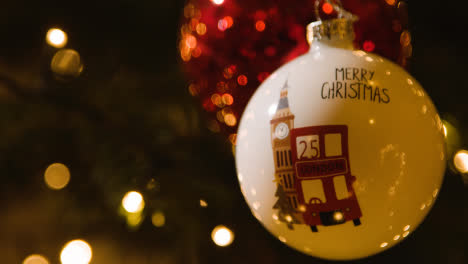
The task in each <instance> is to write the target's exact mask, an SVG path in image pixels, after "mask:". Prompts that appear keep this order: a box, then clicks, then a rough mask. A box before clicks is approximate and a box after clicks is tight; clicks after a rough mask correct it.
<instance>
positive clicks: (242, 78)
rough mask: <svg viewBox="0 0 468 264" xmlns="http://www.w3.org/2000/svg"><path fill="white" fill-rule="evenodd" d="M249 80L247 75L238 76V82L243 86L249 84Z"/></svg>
mask: <svg viewBox="0 0 468 264" xmlns="http://www.w3.org/2000/svg"><path fill="white" fill-rule="evenodd" d="M248 82H249V80H248V79H247V76H245V75H243V74H242V75H239V77H237V83H238V84H239V85H242V86H245V85H247V83H248Z"/></svg>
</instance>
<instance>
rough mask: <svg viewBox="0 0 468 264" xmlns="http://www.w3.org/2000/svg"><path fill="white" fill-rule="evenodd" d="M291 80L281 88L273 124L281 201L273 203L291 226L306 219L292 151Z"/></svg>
mask: <svg viewBox="0 0 468 264" xmlns="http://www.w3.org/2000/svg"><path fill="white" fill-rule="evenodd" d="M288 88H289V85H288V81H287V80H286V82H285V83H284V85H283V87H282V89H281V95H280V99H279V102H278V106H277V108H276V113H275V115H274V116H273V119H272V120H271V121H270V124H271V145H272V147H273V159H274V162H275V182H276V184H277V191H276V194H275V195H276V196H277V197H278V201H277V202H276V204H275V205H274V208H275V209H279V214H278V220H279V221H282V222H285V223H286V224H287V226H288V227H289V228H290V229H292V228H293V224H300V223H302V222H303V218H302V213H301V212H300V211H299V203H298V199H297V192H296V187H295V184H296V183H295V179H296V177H295V169H294V167H293V161H292V153H291V139H290V135H291V134H290V131H291V130H292V129H293V128H294V115H293V114H292V113H291V111H290V109H289V102H288Z"/></svg>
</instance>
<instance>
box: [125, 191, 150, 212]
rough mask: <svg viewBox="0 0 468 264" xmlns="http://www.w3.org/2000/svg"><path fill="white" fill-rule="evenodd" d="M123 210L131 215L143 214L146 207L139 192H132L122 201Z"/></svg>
mask: <svg viewBox="0 0 468 264" xmlns="http://www.w3.org/2000/svg"><path fill="white" fill-rule="evenodd" d="M122 206H123V208H124V209H125V210H126V211H127V212H129V213H137V212H141V211H142V210H143V208H144V207H145V201H144V200H143V196H142V195H141V194H140V193H139V192H135V191H131V192H128V193H127V194H125V196H124V198H123V199H122Z"/></svg>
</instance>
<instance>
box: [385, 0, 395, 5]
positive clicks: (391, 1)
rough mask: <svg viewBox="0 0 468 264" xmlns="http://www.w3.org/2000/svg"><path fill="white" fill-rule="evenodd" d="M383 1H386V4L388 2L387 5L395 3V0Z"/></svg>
mask: <svg viewBox="0 0 468 264" xmlns="http://www.w3.org/2000/svg"><path fill="white" fill-rule="evenodd" d="M385 2H387V4H389V5H395V4H396V0H385Z"/></svg>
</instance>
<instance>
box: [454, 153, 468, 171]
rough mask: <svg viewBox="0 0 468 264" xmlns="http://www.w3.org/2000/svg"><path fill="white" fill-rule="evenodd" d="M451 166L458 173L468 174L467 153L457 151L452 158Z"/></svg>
mask: <svg viewBox="0 0 468 264" xmlns="http://www.w3.org/2000/svg"><path fill="white" fill-rule="evenodd" d="M453 164H454V165H455V168H456V169H457V170H458V171H459V172H460V173H467V172H468V151H466V150H459V151H458V152H457V153H456V154H455V156H454V157H453Z"/></svg>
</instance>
